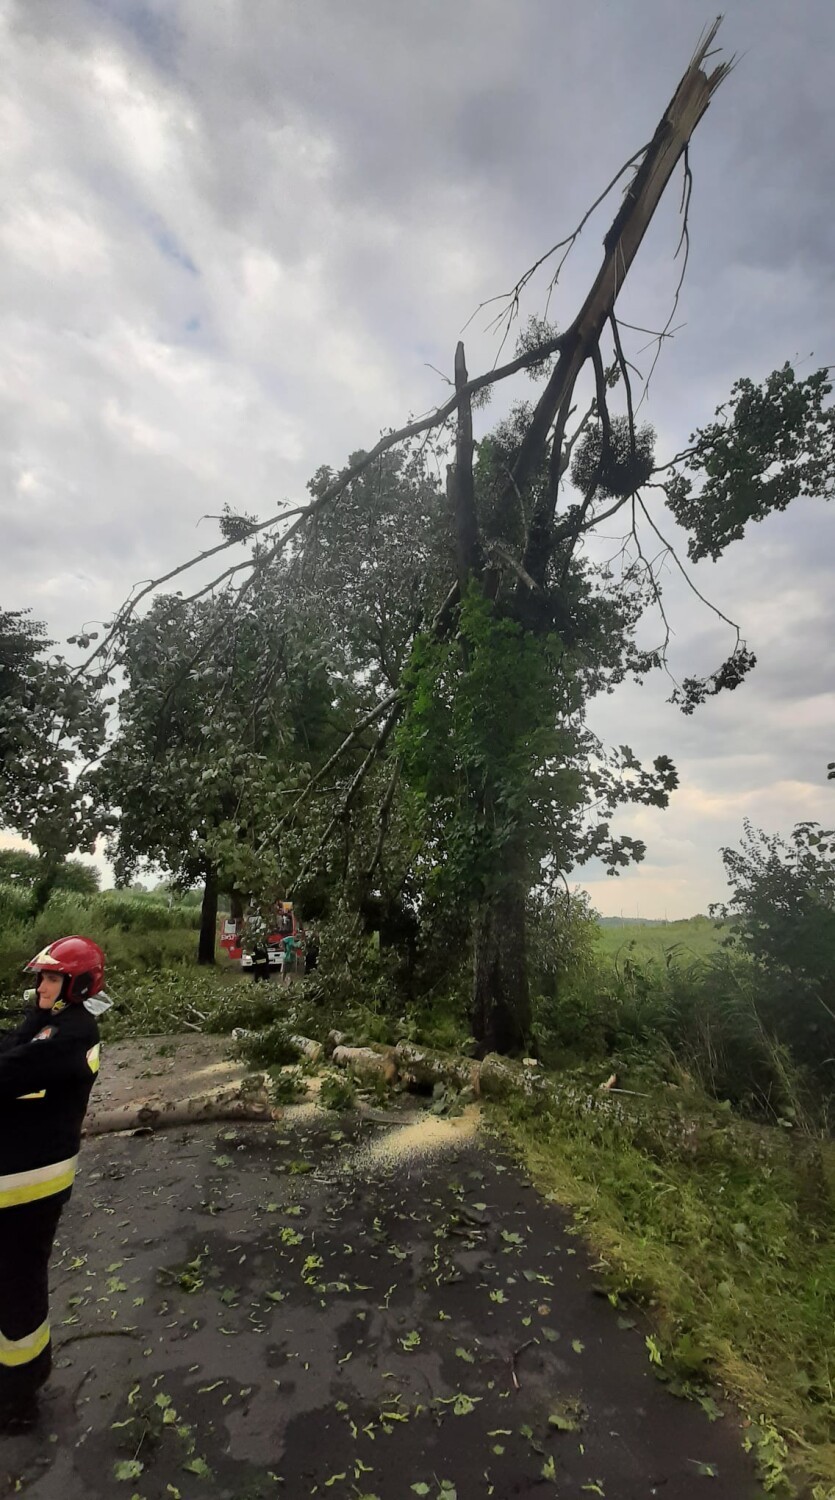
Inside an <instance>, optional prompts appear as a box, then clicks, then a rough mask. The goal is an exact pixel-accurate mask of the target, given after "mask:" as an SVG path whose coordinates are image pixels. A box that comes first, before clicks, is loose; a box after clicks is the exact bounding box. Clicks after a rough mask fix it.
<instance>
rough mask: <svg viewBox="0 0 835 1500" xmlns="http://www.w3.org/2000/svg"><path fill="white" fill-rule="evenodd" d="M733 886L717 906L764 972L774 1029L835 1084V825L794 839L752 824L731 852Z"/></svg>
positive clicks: (761, 983) (762, 1002)
mask: <svg viewBox="0 0 835 1500" xmlns="http://www.w3.org/2000/svg"><path fill="white" fill-rule="evenodd" d="M722 859H723V861H724V864H725V871H726V874H727V878H728V882H729V884H730V886H731V888H732V890H733V895H732V897H731V900H730V901H729V902H728V903H727V905H725V906H723V907H720V908H715V911H716V912H718V913H719V914H720V915H722V916H723V917H726V918H727V917H729V918H730V919H731V920H732V921H733V924H734V930H735V937H736V940H737V941H738V942H739V944H740V945H741V946H742V947H743V948H744V949H745V950H746V951H747V952H748V953H750V955H751V957H752V958H753V960H754V962H755V964H756V967H757V972H758V986H757V988H758V997H759V1002H758V1003H759V1008H760V1010H761V1013H762V1016H763V1019H764V1020H765V1022H766V1024H767V1025H768V1026H769V1028H770V1029H771V1030H772V1031H773V1032H774V1033H775V1034H776V1035H777V1036H778V1037H779V1038H780V1039H781V1040H782V1041H784V1042H785V1043H786V1044H787V1045H788V1046H789V1047H790V1048H791V1051H792V1052H793V1054H794V1055H795V1057H797V1058H798V1060H799V1061H801V1062H803V1063H805V1064H806V1065H807V1066H809V1067H810V1068H811V1069H812V1070H813V1071H814V1072H815V1073H816V1075H817V1077H818V1079H819V1081H824V1080H826V1081H828V1082H829V1083H830V1085H831V1084H832V1083H835V829H822V828H821V827H820V826H819V825H818V824H817V823H798V825H797V826H796V828H795V829H794V831H793V833H792V835H791V838H790V841H789V842H786V840H784V839H782V838H780V837H778V836H776V835H769V834H766V833H763V831H762V830H761V829H756V828H753V827H752V826H751V824H750V823H748V822H746V823H745V835H744V838H743V840H742V844H741V847H740V848H739V849H723V850H722Z"/></svg>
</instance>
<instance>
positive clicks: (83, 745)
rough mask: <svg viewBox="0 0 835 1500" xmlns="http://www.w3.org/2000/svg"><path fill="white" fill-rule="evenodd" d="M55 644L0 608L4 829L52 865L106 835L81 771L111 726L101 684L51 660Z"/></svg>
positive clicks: (34, 625)
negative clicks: (102, 833)
mask: <svg viewBox="0 0 835 1500" xmlns="http://www.w3.org/2000/svg"><path fill="white" fill-rule="evenodd" d="M52 645H53V642H52V641H49V640H48V639H47V638H46V636H45V634H44V628H43V626H42V625H41V624H39V623H38V622H37V621H33V620H31V619H30V618H29V616H28V614H27V613H23V612H20V611H14V612H11V613H8V612H6V611H3V610H0V827H4V828H9V829H13V830H14V831H15V832H16V833H19V834H22V835H24V836H25V837H26V838H29V839H31V841H32V842H33V843H34V844H35V845H36V847H37V848H38V849H39V851H40V852H41V854H42V855H43V856H45V857H46V859H47V861H48V862H49V863H52V862H58V861H60V860H61V859H63V858H64V856H65V855H66V854H67V853H69V852H70V851H71V850H72V849H78V848H80V847H81V846H83V845H89V844H90V843H91V841H92V840H93V839H94V838H95V836H96V834H97V832H98V831H99V828H100V826H101V821H102V813H101V808H100V805H99V803H98V800H97V798H96V797H95V796H94V794H93V787H92V783H91V782H90V780H89V778H88V777H86V776H85V775H80V776H79V775H78V774H77V773H76V765H77V763H78V762H79V761H80V762H82V763H83V762H86V761H89V760H92V759H95V757H96V756H97V755H98V753H99V750H100V746H101V741H102V738H103V735H104V724H105V704H104V703H103V701H102V699H101V693H100V689H101V683H99V682H97V681H88V680H83V679H81V678H79V677H78V676H76V674H74V673H73V672H72V671H71V670H70V668H69V667H68V666H67V663H66V662H65V661H64V660H63V658H62V657H60V656H50V655H49V652H50V648H51V647H52ZM47 895H48V886H46V887H45V889H44V899H45V898H46V896H47Z"/></svg>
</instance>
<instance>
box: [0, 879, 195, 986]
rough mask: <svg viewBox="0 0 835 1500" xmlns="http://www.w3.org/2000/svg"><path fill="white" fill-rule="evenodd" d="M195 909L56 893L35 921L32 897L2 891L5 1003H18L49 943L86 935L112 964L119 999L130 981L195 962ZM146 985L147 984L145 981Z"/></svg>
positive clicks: (0, 976)
mask: <svg viewBox="0 0 835 1500" xmlns="http://www.w3.org/2000/svg"><path fill="white" fill-rule="evenodd" d="M198 921H199V913H198V912H195V910H194V908H193V907H180V906H178V905H173V906H171V907H170V908H169V906H168V904H167V903H163V902H160V901H156V902H155V901H153V900H151V899H147V898H144V899H143V898H142V897H138V896H135V895H133V894H131V895H126V894H125V893H124V892H117V891H102V892H100V893H99V894H97V895H95V896H82V895H77V894H75V893H74V892H72V891H55V892H53V894H52V896H51V897H50V898H49V900H48V902H47V904H46V906H45V907H44V909H43V911H42V912H41V913H40V914H39V915H38V916H37V917H33V916H32V912H31V902H30V897H29V894H28V893H27V892H26V891H25V890H21V889H20V887H19V886H17V885H12V886H5V885H0V997H3V998H4V999H5V1000H6V1001H7V1002H9V1001H11V1002H15V1001H19V1000H20V997H21V993H22V991H23V990H24V989H25V988H27V987H28V986H29V984H30V982H31V980H30V976H26V975H24V974H23V972H22V970H23V966H24V964H25V963H27V962H28V960H29V959H30V958H31V957H32V956H33V954H35V953H37V952H38V951H39V949H41V948H43V947H44V946H45V945H46V944H47V943H50V942H54V940H55V938H57V937H61V936H63V935H65V934H68V933H73V932H81V933H84V934H85V935H86V936H88V937H91V938H93V940H94V941H95V942H97V943H99V944H100V945H101V947H102V948H103V949H104V951H105V955H106V959H107V987H108V990H111V989H112V992H113V994H114V995H117V996H118V994H119V991H120V986H121V983H122V979H123V977H124V976H127V975H134V974H135V975H137V976H139V975H142V976H144V975H147V974H148V973H153V972H154V971H156V970H159V969H161V968H166V967H168V966H170V965H172V964H176V963H180V962H182V961H183V960H185V959H186V958H191V957H192V956H193V950H194V928H195V926H196V924H197V922H198ZM142 983H143V984H147V980H145V979H143V980H142Z"/></svg>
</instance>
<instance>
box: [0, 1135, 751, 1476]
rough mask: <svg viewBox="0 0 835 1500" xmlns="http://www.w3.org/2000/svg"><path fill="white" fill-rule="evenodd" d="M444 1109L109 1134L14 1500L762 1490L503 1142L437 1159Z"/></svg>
mask: <svg viewBox="0 0 835 1500" xmlns="http://www.w3.org/2000/svg"><path fill="white" fill-rule="evenodd" d="M424 1119H425V1116H416V1114H415V1111H414V1109H413V1107H412V1106H411V1105H409V1106H408V1109H407V1111H406V1112H404V1113H399V1114H398V1113H395V1114H393V1115H392V1116H391V1118H390V1120H389V1121H388V1123H382V1122H381V1121H380V1120H372V1119H368V1118H365V1119H360V1118H358V1117H357V1116H355V1115H351V1116H348V1117H342V1118H340V1117H337V1116H334V1115H329V1114H326V1113H324V1112H321V1111H316V1110H313V1109H311V1108H308V1109H307V1110H304V1111H302V1112H301V1115H300V1116H299V1117H297V1118H295V1119H293V1120H292V1121H290V1120H289V1119H288V1120H284V1121H282V1122H280V1123H279V1124H278V1125H248V1126H240V1127H236V1128H231V1127H221V1126H205V1125H204V1126H199V1127H192V1128H189V1129H187V1130H176V1131H170V1132H167V1133H160V1134H158V1135H156V1136H147V1137H140V1138H128V1137H110V1138H108V1137H104V1138H101V1139H97V1140H91V1141H88V1142H87V1143H86V1144H85V1146H84V1148H83V1169H82V1172H81V1174H80V1177H79V1181H78V1184H77V1187H76V1190H75V1192H74V1195H73V1199H72V1202H71V1204H70V1206H69V1208H68V1209H67V1210H66V1212H65V1215H64V1218H63V1220H62V1223H61V1227H60V1245H59V1247H58V1249H57V1251H56V1257H55V1261H54V1274H53V1287H54V1292H53V1328H54V1338H55V1343H56V1369H55V1372H54V1376H53V1379H52V1382H51V1384H50V1387H49V1390H48V1394H47V1395H46V1397H45V1399H44V1401H43V1403H42V1407H41V1412H40V1416H39V1418H38V1421H37V1423H36V1425H35V1427H34V1429H33V1430H32V1431H31V1432H29V1433H26V1434H22V1435H19V1436H15V1437H7V1438H5V1439H3V1440H2V1444H1V1445H0V1494H2V1493H18V1494H19V1493H22V1494H25V1495H27V1496H29V1497H31V1500H35V1497H38V1500H82V1497H84V1500H97V1497H101V1496H106V1497H108V1500H113V1497H114V1496H116V1497H118V1496H121V1495H124V1496H125V1500H132V1497H141V1500H215V1497H217V1500H221V1497H226V1500H256V1497H262V1496H284V1497H290V1500H301V1497H305V1496H309V1495H316V1496H321V1497H324V1500H327V1497H332V1500H348V1497H350V1500H360V1497H363V1500H372V1497H377V1500H412V1497H413V1496H416V1495H423V1496H428V1497H430V1500H438V1497H442V1500H455V1497H456V1496H457V1500H474V1497H481V1496H490V1495H493V1496H496V1497H498V1500H505V1497H510V1496H528V1495H530V1496H534V1495H535V1496H537V1497H538V1500H544V1497H547V1496H548V1495H554V1496H556V1497H559V1500H586V1497H587V1496H589V1495H597V1496H603V1497H605V1500H650V1497H653V1496H659V1497H661V1500H694V1497H698V1496H701V1495H704V1496H705V1497H706V1500H753V1497H755V1496H759V1495H760V1493H761V1492H760V1490H759V1487H758V1486H757V1485H756V1483H755V1482H754V1479H753V1472H752V1467H751V1463H750V1460H749V1459H748V1458H747V1457H746V1456H745V1455H744V1454H743V1452H742V1449H741V1443H740V1432H739V1424H738V1418H736V1417H735V1415H734V1414H733V1413H732V1412H728V1413H727V1414H726V1415H725V1416H724V1417H723V1418H722V1419H720V1420H714V1421H710V1420H708V1416H707V1415H706V1413H705V1411H703V1410H702V1409H701V1408H700V1407H699V1406H698V1405H696V1404H693V1403H690V1402H683V1401H679V1400H676V1399H674V1398H673V1397H672V1396H671V1395H670V1394H669V1393H668V1391H666V1390H665V1388H664V1387H663V1385H662V1384H660V1383H659V1382H658V1381H657V1380H656V1379H655V1378H654V1377H653V1374H652V1370H651V1366H650V1363H649V1360H648V1356H647V1349H646V1346H645V1342H644V1335H645V1331H644V1330H642V1329H641V1328H640V1327H637V1326H626V1325H627V1324H628V1323H630V1322H631V1319H629V1318H626V1317H625V1316H624V1314H623V1311H622V1310H618V1309H616V1308H613V1307H612V1306H611V1305H610V1304H609V1302H608V1301H607V1300H606V1298H605V1297H601V1296H599V1295H597V1294H596V1293H595V1291H594V1273H593V1270H592V1269H591V1268H590V1266H589V1262H588V1259H587V1257H586V1254H585V1252H584V1250H583V1246H582V1243H581V1241H580V1240H579V1239H578V1238H577V1236H576V1235H575V1234H572V1233H571V1232H570V1226H569V1223H568V1221H567V1219H566V1217H565V1216H564V1215H563V1213H562V1212H561V1211H560V1210H559V1209H558V1208H557V1207H556V1206H555V1205H553V1204H550V1203H546V1202H544V1201H543V1200H542V1198H541V1197H540V1196H539V1195H538V1194H537V1193H536V1192H535V1190H534V1189H533V1188H532V1187H531V1186H530V1185H528V1184H527V1183H526V1182H525V1181H524V1180H523V1179H522V1177H521V1176H520V1174H519V1172H518V1170H517V1168H516V1167H515V1166H514V1164H513V1163H512V1161H511V1160H510V1158H508V1157H506V1156H503V1155H502V1153H501V1152H500V1151H499V1150H498V1149H497V1147H496V1144H495V1143H494V1142H491V1141H487V1142H484V1141H483V1140H482V1139H479V1138H476V1137H471V1138H470V1139H467V1138H466V1132H464V1133H461V1134H459V1135H457V1136H455V1137H454V1138H452V1139H451V1141H449V1142H448V1143H446V1144H441V1143H436V1148H435V1149H432V1150H427V1151H426V1153H425V1154H419V1153H418V1154H416V1150H417V1148H419V1147H420V1145H421V1142H422V1141H423V1144H424V1146H426V1140H425V1136H426V1130H425V1127H424V1124H423V1121H424ZM405 1132H409V1133H408V1134H406V1133H405ZM410 1143H411V1144H410Z"/></svg>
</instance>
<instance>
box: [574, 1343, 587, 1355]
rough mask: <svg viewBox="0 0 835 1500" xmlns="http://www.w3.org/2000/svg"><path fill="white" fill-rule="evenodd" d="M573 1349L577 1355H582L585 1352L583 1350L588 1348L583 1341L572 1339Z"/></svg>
mask: <svg viewBox="0 0 835 1500" xmlns="http://www.w3.org/2000/svg"><path fill="white" fill-rule="evenodd" d="M571 1347H572V1349H573V1350H574V1353H575V1354H582V1352H583V1350H584V1349H585V1347H586V1346H585V1344H584V1343H583V1340H582V1339H572V1340H571Z"/></svg>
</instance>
